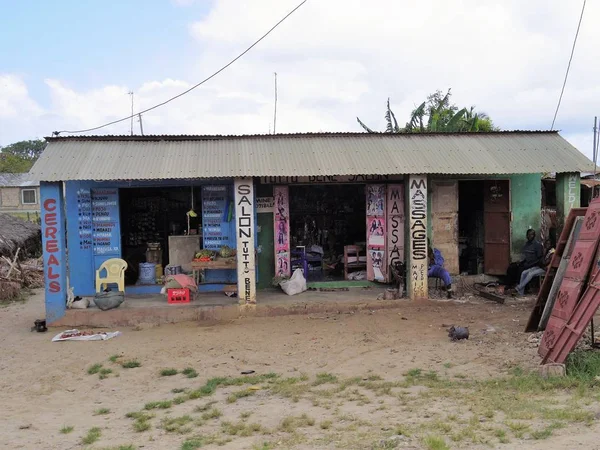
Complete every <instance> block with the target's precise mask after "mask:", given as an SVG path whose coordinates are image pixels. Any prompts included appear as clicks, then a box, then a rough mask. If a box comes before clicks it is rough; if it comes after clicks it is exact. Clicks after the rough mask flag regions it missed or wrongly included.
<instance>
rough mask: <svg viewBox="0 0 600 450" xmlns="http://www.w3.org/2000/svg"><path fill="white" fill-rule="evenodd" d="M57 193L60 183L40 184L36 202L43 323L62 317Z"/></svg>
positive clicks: (60, 206) (61, 248) (60, 212)
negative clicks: (41, 253)
mask: <svg viewBox="0 0 600 450" xmlns="http://www.w3.org/2000/svg"><path fill="white" fill-rule="evenodd" d="M61 194H62V185H61V184H59V183H41V186H40V197H41V202H40V204H41V213H42V246H43V249H44V256H43V258H44V282H45V283H44V284H45V297H46V298H45V302H44V303H45V305H46V322H47V323H52V322H54V321H56V320H58V319H60V318H61V317H63V316H64V315H65V309H66V299H67V298H66V291H67V285H66V283H67V280H66V276H65V274H66V270H65V269H66V267H65V225H64V218H65V216H64V211H63V206H64V203H63V200H62V195H61Z"/></svg>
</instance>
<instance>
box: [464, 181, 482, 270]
mask: <svg viewBox="0 0 600 450" xmlns="http://www.w3.org/2000/svg"><path fill="white" fill-rule="evenodd" d="M483 189H484V187H483V181H482V180H474V181H459V183H458V245H459V247H458V252H459V267H460V273H463V274H468V275H477V274H480V273H483V271H484V266H483V255H484V247H485V233H484V228H483V222H484V221H483V197H484V195H483V194H484V193H483Z"/></svg>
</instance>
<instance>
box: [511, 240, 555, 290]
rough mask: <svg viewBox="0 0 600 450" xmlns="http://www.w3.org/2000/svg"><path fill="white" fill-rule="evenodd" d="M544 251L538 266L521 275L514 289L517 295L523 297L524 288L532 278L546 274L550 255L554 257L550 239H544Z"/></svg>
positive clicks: (550, 259)
mask: <svg viewBox="0 0 600 450" xmlns="http://www.w3.org/2000/svg"><path fill="white" fill-rule="evenodd" d="M544 251H545V253H546V255H545V256H544V259H543V261H542V262H541V263H540V264H539V265H537V266H534V267H530V268H529V269H525V270H523V272H522V273H521V282H520V283H519V285H518V286H517V288H516V290H517V293H518V294H519V295H525V287H526V286H527V285H528V284H529V282H530V281H531V280H532V279H533V278H534V277H538V276H540V275H544V274H545V273H546V268H547V267H548V264H550V261H552V255H554V252H555V250H554V245H553V244H552V241H551V240H550V239H546V241H545V242H544Z"/></svg>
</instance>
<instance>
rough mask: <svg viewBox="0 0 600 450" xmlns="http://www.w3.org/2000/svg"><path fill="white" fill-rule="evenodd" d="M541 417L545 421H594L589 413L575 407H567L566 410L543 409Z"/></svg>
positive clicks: (592, 415)
mask: <svg viewBox="0 0 600 450" xmlns="http://www.w3.org/2000/svg"><path fill="white" fill-rule="evenodd" d="M541 416H542V418H543V419H545V420H565V421H567V422H587V423H590V422H592V421H593V420H594V414H593V413H592V412H591V411H586V410H584V409H581V408H578V407H576V406H567V407H566V408H543V409H542V410H541Z"/></svg>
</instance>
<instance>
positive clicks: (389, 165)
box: [31, 131, 592, 181]
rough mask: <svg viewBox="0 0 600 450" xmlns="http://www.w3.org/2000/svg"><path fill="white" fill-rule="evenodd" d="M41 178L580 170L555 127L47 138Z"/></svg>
mask: <svg viewBox="0 0 600 450" xmlns="http://www.w3.org/2000/svg"><path fill="white" fill-rule="evenodd" d="M47 140H48V146H47V147H46V149H45V150H44V153H43V154H42V156H41V158H40V159H39V160H38V162H37V163H36V164H35V166H34V167H33V169H32V171H31V173H32V175H33V177H34V178H35V179H38V180H41V181H64V180H144V179H146V180H150V179H179V178H215V177H244V176H311V175H373V174H381V175H391V174H410V173H430V174H511V173H540V172H581V171H584V170H590V168H591V167H592V162H591V161H589V160H588V159H587V158H586V157H585V156H584V155H583V154H582V153H580V152H579V151H578V150H577V149H576V148H575V147H573V146H572V145H571V144H569V143H568V142H567V141H566V140H565V139H563V138H562V137H561V136H560V135H559V134H558V133H556V132H521V131H520V132H501V133H460V134H447V133H439V134H386V133H381V134H367V133H331V134H327V133H319V134H293V135H253V136H88V137H85V136H77V137H65V138H56V137H55V138H47Z"/></svg>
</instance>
